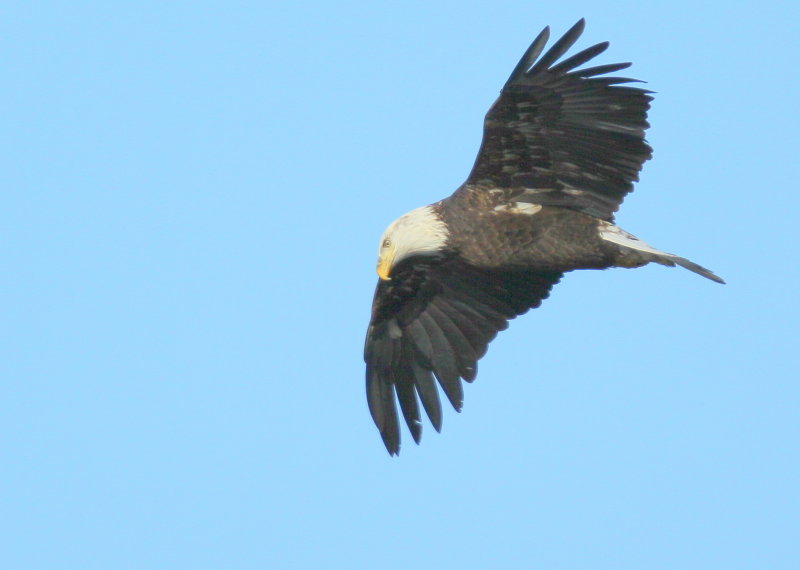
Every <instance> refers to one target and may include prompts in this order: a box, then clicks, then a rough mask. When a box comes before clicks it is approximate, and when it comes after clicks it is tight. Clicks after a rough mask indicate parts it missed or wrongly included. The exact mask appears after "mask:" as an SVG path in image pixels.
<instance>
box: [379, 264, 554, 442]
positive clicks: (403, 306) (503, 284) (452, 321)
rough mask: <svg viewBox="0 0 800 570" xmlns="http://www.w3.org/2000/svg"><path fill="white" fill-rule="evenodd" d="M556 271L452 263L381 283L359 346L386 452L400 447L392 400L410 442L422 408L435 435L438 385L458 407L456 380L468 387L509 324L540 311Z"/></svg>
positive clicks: (439, 415)
mask: <svg viewBox="0 0 800 570" xmlns="http://www.w3.org/2000/svg"><path fill="white" fill-rule="evenodd" d="M560 278H561V274H560V273H555V272H552V273H545V272H534V271H530V270H523V269H516V270H507V271H498V270H496V269H495V270H492V271H487V270H481V269H478V268H475V267H473V266H470V265H468V264H465V263H463V262H461V261H459V260H457V259H451V260H447V261H444V262H441V263H436V264H417V265H414V266H412V267H409V268H407V269H406V270H405V271H403V272H399V273H397V274H393V277H392V280H391V281H379V282H378V285H377V288H376V290H375V298H374V301H373V307H372V318H371V321H370V326H369V329H368V332H367V338H366V342H365V346H364V360H365V362H366V364H367V371H366V383H367V386H366V387H367V400H368V403H369V409H370V413H371V414H372V418H373V420H374V421H375V425H376V426H377V427H378V430H379V431H380V433H381V437H382V438H383V441H384V444H385V445H386V448H387V449H388V451H389V453H390V454H392V455H394V454H397V453H398V451H399V448H400V426H399V418H398V414H397V408H396V404H395V400H396V401H397V402H399V404H400V410H401V412H402V415H403V418H404V420H405V422H406V424H407V425H408V428H409V431H410V432H411V435H412V437H413V438H414V441H416V442H417V443H419V440H420V438H421V435H422V422H421V414H420V406H419V403H420V402H421V403H422V407H423V408H424V409H425V412H426V413H427V415H428V417H429V418H430V420H431V423H432V424H433V427H434V428H435V429H436V431H439V430H440V429H441V425H442V409H441V402H440V399H439V391H438V390H437V388H436V385H437V383H438V385H439V387H440V389H441V391H442V392H443V393H444V394H445V396H446V397H447V399H448V400H449V401H450V403H451V404H452V406H453V407H454V408H455V409H456V410H457V411H460V410H461V406H462V403H463V397H464V395H463V388H462V384H461V380H462V379H463V380H466V381H467V382H471V381H473V380H474V379H475V376H476V373H477V361H478V360H479V359H480V358H481V357H482V356H483V355H484V354H485V353H486V349H487V346H488V344H489V342H490V341H491V340H492V339H493V338H494V337H495V336H496V335H497V332H498V331H501V330H504V329H505V328H506V327H507V326H508V320H510V319H513V318H514V317H516V316H517V315H520V314H522V313H524V312H526V311H527V310H528V309H530V308H532V307H538V306H539V305H540V304H541V302H542V300H543V299H545V298H546V297H547V296H548V295H549V292H550V289H551V288H552V286H553V285H554V284H555V283H557V282H558V280H559V279H560Z"/></svg>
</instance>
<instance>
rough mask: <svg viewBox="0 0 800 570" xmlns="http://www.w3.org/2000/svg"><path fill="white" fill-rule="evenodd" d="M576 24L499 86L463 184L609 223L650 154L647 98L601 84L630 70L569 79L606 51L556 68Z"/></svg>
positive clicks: (590, 71) (542, 37) (540, 40)
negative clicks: (544, 51) (616, 74)
mask: <svg viewBox="0 0 800 570" xmlns="http://www.w3.org/2000/svg"><path fill="white" fill-rule="evenodd" d="M583 29H584V20H580V21H579V22H578V23H577V24H575V25H574V26H573V27H572V28H571V29H570V30H569V31H568V32H567V33H566V34H564V36H563V37H562V38H561V39H560V40H558V41H557V42H556V43H555V44H554V45H553V47H551V48H550V49H549V50H548V51H547V53H545V54H544V55H543V56H541V57H539V56H540V55H541V53H542V51H543V49H544V46H545V44H546V43H547V40H548V38H549V35H550V32H549V28H545V29H544V30H543V31H542V33H540V34H539V36H538V37H537V38H536V39H535V40H534V42H533V44H531V46H530V48H528V51H526V52H525V55H523V56H522V59H521V60H520V62H519V63H518V64H517V67H516V68H514V71H513V72H512V73H511V76H510V77H509V78H508V81H507V82H506V84H505V86H504V87H503V90H502V91H501V92H500V97H499V98H498V99H497V101H496V102H495V103H494V105H492V108H491V109H489V112H488V113H487V114H486V119H485V121H484V130H483V141H482V143H481V148H480V150H479V151H478V157H477V159H476V161H475V165H474V166H473V169H472V172H471V173H470V175H469V178H468V179H467V182H466V184H467V185H470V186H472V187H475V186H477V187H485V188H486V189H487V191H489V190H496V189H497V188H500V189H503V190H506V192H504V196H503V197H504V198H505V199H508V200H509V201H521V202H531V203H535V204H542V205H549V206H563V207H567V208H573V209H576V210H579V211H582V212H585V213H588V214H590V215H593V216H597V217H600V218H603V219H605V220H609V221H610V220H611V219H612V218H613V212H615V211H616V210H617V208H618V207H619V205H620V203H621V202H622V200H623V198H624V197H625V195H626V194H627V193H628V192H630V191H631V190H633V183H634V182H635V181H637V180H638V179H639V171H640V170H641V169H642V164H643V163H644V162H645V161H646V160H648V159H649V158H650V156H651V151H652V149H651V148H650V147H649V146H648V145H647V143H646V142H645V140H644V132H645V129H647V127H648V126H649V125H648V123H647V110H648V108H649V107H650V101H651V100H652V97H650V96H649V95H648V93H650V92H649V91H646V90H644V89H638V88H635V87H630V86H624V85H623V84H625V83H631V82H634V81H636V80H635V79H628V78H624V77H608V76H607V75H606V74H608V73H613V72H615V71H619V70H621V69H625V68H627V67H628V66H630V63H613V64H609V65H600V66H597V67H588V68H584V69H578V68H579V67H580V66H581V65H583V64H584V63H586V62H588V61H589V60H591V59H593V58H594V57H595V56H597V55H598V54H600V53H602V52H603V51H605V49H606V48H607V47H608V42H603V43H600V44H597V45H595V46H592V47H590V48H587V49H585V50H583V51H581V52H580V53H577V54H576V55H573V56H572V57H569V58H567V59H565V60H563V61H561V62H560V63H557V61H558V59H559V58H560V57H561V56H563V55H564V54H565V53H566V52H567V50H568V49H569V48H570V47H571V46H572V45H573V44H574V43H575V41H576V40H577V39H578V37H580V35H581V33H582V32H583Z"/></svg>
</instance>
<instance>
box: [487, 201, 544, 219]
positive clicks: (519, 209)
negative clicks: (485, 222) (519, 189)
mask: <svg viewBox="0 0 800 570" xmlns="http://www.w3.org/2000/svg"><path fill="white" fill-rule="evenodd" d="M541 209H542V206H541V205H539V204H531V203H530V202H510V203H508V204H500V205H499V206H495V207H494V211H495V212H508V213H509V214H526V215H528V216H532V215H533V214H537V213H539V211H540V210H541Z"/></svg>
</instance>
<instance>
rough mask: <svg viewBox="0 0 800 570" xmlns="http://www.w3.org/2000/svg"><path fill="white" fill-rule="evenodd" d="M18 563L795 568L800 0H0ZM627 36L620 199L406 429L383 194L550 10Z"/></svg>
mask: <svg viewBox="0 0 800 570" xmlns="http://www.w3.org/2000/svg"><path fill="white" fill-rule="evenodd" d="M0 15H1V16H2V17H0V28H2V29H0V57H2V59H3V70H4V72H3V73H4V78H3V83H4V88H3V89H2V90H0V104H2V108H3V109H4V111H5V112H4V132H5V136H4V137H3V140H2V142H0V144H2V152H0V162H2V165H1V166H2V168H0V176H1V177H2V187H3V189H4V193H3V206H4V207H3V212H4V215H3V220H4V222H3V224H2V230H0V231H2V239H1V240H0V250H2V259H3V265H4V268H5V271H4V272H3V277H2V281H0V283H2V298H3V300H2V307H3V309H2V310H3V316H2V318H1V319H0V334H1V335H2V337H0V338H2V344H0V351H2V355H0V377H2V381H1V382H0V390H2V392H0V394H1V396H2V401H3V402H4V406H3V408H4V411H3V413H2V414H0V458H1V459H0V461H2V468H1V469H0V511H1V512H2V513H3V516H2V520H1V521H0V552H2V553H3V554H2V559H3V562H2V564H1V565H2V566H3V567H4V568H15V569H23V568H24V569H27V568H47V569H50V568H54V569H55V568H58V569H62V568H81V569H94V568H97V569H109V568H113V569H142V568H148V569H150V568H153V569H157V568H170V569H174V568H192V569H205V568H209V569H218V568H226V569H229V568H230V569H233V568H236V569H239V568H242V569H245V568H348V569H352V568H378V567H380V568H398V569H399V568H487V567H500V568H532V567H540V568H548V569H562V568H564V569H569V568H614V569H628V568H630V569H641V568H648V569H662V568H663V569H667V568H670V569H672V568H682V569H686V568H703V569H708V568H725V569H727V570H730V569H736V568H787V569H788V568H797V567H800V546H799V544H800V543H798V540H797V532H798V523H800V521H799V520H798V518H799V517H798V512H799V511H800V501H799V499H800V490H799V489H800V485H799V484H798V482H800V462H799V461H798V451H800V448H799V445H798V442H800V429H798V412H800V387H799V384H800V382H799V381H798V379H799V378H800V356H799V355H798V340H797V339H798V333H800V330H798V329H799V328H800V327H798V324H797V323H798V318H800V311H798V300H797V299H798V295H797V288H798V285H797V283H798V281H799V280H800V272H799V271H798V261H799V259H798V258H799V257H800V256H798V251H797V246H796V243H797V239H796V228H797V212H798V209H800V199H798V181H797V176H796V171H797V168H796V167H797V152H798V143H797V140H798V138H797V133H798V127H799V126H800V125H799V124H798V123H799V122H800V121H799V120H798V113H797V103H798V101H800V80H798V74H797V71H796V70H797V57H798V55H800V42H799V41H798V35H797V30H796V28H797V24H798V23H800V8H798V7H797V4H796V3H794V2H769V1H767V2H758V3H756V2H706V3H698V2H669V3H667V2H663V3H658V4H656V3H643V2H603V3H598V2H551V3H537V2H498V3H495V4H493V5H492V6H491V7H488V4H487V3H482V2H481V3H479V2H435V3H422V2H405V3H381V4H377V3H374V2H351V3H346V4H345V3H339V2H327V3H317V2H298V3H294V4H291V5H289V4H288V3H287V4H286V5H277V4H276V5H270V3H266V4H265V3H263V2H252V3H249V2H225V3H222V2H219V3H216V2H174V3H162V2H137V3H108V2H70V3H67V2H32V3H16V4H15V5H13V6H12V5H7V6H5V7H3V8H2V9H0ZM582 16H585V17H586V19H587V30H586V33H585V34H584V37H583V38H582V39H581V41H580V44H579V47H581V46H582V47H586V46H588V45H591V44H592V43H595V42H598V41H603V40H610V41H611V44H612V45H611V48H610V49H609V50H608V51H607V52H606V54H604V55H603V56H601V62H604V63H611V62H616V61H633V62H634V66H633V68H632V70H631V71H630V74H631V75H633V76H634V77H638V78H641V79H644V80H647V81H648V87H649V88H650V89H653V90H654V91H656V92H657V95H656V100H655V102H654V104H653V109H652V112H651V114H650V118H651V124H652V128H651V130H650V131H649V132H648V140H649V141H650V143H651V144H652V145H653V147H654V150H655V156H654V159H653V160H652V161H651V162H649V163H647V164H646V166H645V170H644V172H643V174H642V180H641V183H640V184H639V185H638V186H637V190H636V191H635V192H634V194H632V195H631V196H630V197H629V198H628V200H627V201H626V202H625V204H624V206H623V208H622V210H621V212H620V215H619V216H618V222H619V224H620V225H621V226H622V227H624V228H626V229H627V230H629V231H631V232H633V233H635V234H637V235H639V236H640V237H642V238H643V239H645V240H647V241H648V242H650V243H652V244H653V245H655V246H657V247H660V248H663V249H666V250H668V251H673V252H676V253H679V254H681V255H685V256H687V257H689V258H691V259H693V260H695V261H697V262H699V263H701V264H703V265H706V266H708V267H710V268H712V269H713V270H714V271H716V272H717V273H718V274H719V275H721V276H723V277H724V278H725V279H726V280H727V281H728V285H726V286H724V287H723V286H719V285H716V284H714V283H711V282H709V281H707V280H704V279H701V278H699V277H697V276H695V275H693V274H691V273H689V272H687V271H683V270H677V269H667V268H663V267H647V268H644V269H639V270H622V269H617V270H610V271H604V272H577V273H573V274H569V275H568V276H567V277H566V278H565V279H564V280H563V282H562V283H561V284H560V285H558V286H557V287H556V289H555V290H554V293H553V295H552V297H551V298H550V299H549V300H548V301H546V302H545V304H544V305H543V306H542V307H541V308H540V309H537V310H536V311H532V312H531V313H529V314H528V315H526V316H525V317H523V318H521V319H519V320H517V321H514V322H513V323H512V325H511V327H510V329H509V330H508V331H506V332H504V333H502V334H501V335H500V336H499V337H498V339H497V340H496V341H495V342H494V343H493V344H492V345H491V347H490V350H489V353H488V355H487V356H486V357H485V358H484V359H483V360H482V361H481V363H480V373H479V376H478V380H477V381H476V382H475V383H474V384H473V385H469V386H467V387H466V397H465V407H464V411H463V412H462V413H461V414H456V413H454V412H452V410H448V411H447V412H446V413H445V417H444V428H443V433H442V434H436V433H435V432H433V430H432V429H431V428H430V426H429V425H427V424H426V426H425V429H424V435H423V441H422V445H420V446H419V447H417V446H415V445H414V444H413V443H410V437H408V435H407V433H404V436H405V437H404V441H405V445H404V446H403V449H402V452H401V455H400V457H399V458H390V457H389V456H388V454H387V453H386V452H385V450H384V449H383V446H382V444H381V441H380V438H379V436H378V433H377V431H376V430H375V429H374V427H373V425H372V422H371V420H370V418H369V414H368V411H367V407H366V403H365V398H364V386H363V362H362V357H361V351H362V346H363V336H364V331H365V327H366V324H367V319H368V314H369V304H370V301H371V295H372V290H373V287H374V283H375V279H376V277H375V273H374V264H375V252H376V248H377V241H378V238H379V236H380V234H381V232H382V231H383V229H384V227H385V226H386V225H387V224H388V223H389V222H391V221H392V220H393V219H394V218H395V217H397V216H398V215H400V214H402V213H403V212H406V211H407V210H410V209H412V208H414V207H417V206H420V205H423V204H427V203H430V202H433V201H436V200H438V199H440V198H441V197H443V196H446V195H448V194H449V193H450V192H452V191H453V190H454V189H455V188H456V187H457V186H458V185H459V184H460V183H461V182H462V181H463V179H464V177H465V176H466V174H467V173H468V171H469V168H470V166H471V164H472V161H473V159H474V156H475V152H476V150H477V148H478V144H479V142H480V135H481V121H482V117H483V114H484V113H485V111H486V110H487V109H488V107H489V105H490V104H491V102H492V101H493V100H494V98H495V96H496V94H497V92H498V90H499V89H500V86H501V85H502V83H503V82H504V81H505V79H506V77H507V75H508V73H509V72H510V71H511V69H512V68H513V67H514V65H515V64H516V62H517V59H518V58H519V56H520V55H521V54H522V52H523V51H524V49H525V48H526V47H527V46H528V44H529V43H530V42H531V40H532V39H533V38H534V37H535V35H536V34H537V33H538V32H539V31H540V29H541V28H542V27H544V26H545V25H548V24H549V25H551V26H552V29H553V33H554V35H560V33H562V32H563V31H565V30H566V29H567V28H568V27H569V26H571V25H572V24H573V23H574V22H575V21H576V20H577V19H578V18H580V17H582Z"/></svg>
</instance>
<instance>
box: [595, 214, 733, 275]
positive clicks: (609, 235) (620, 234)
mask: <svg viewBox="0 0 800 570" xmlns="http://www.w3.org/2000/svg"><path fill="white" fill-rule="evenodd" d="M600 237H601V238H603V239H604V240H606V241H609V242H611V243H614V244H617V245H618V246H621V247H620V249H621V250H622V253H623V256H622V259H621V261H622V262H621V263H620V265H621V266H622V267H626V266H627V267H636V266H639V265H644V264H645V263H649V262H655V263H660V264H661V265H668V266H670V267H674V266H675V265H680V266H681V267H683V268H685V269H688V270H689V271H692V272H694V273H697V274H698V275H702V276H703V277H705V278H706V279H711V281H714V282H716V283H722V284H724V283H725V281H723V280H722V278H720V277H719V276H717V275H715V274H714V272H713V271H711V270H710V269H706V268H705V267H703V266H702V265H698V264H697V263H695V262H693V261H689V260H688V259H686V258H685V257H680V256H678V255H675V254H672V253H667V252H665V251H661V250H658V249H656V248H654V247H653V246H651V245H649V244H647V243H645V242H643V241H642V240H640V239H639V238H637V237H636V236H634V235H632V234H629V233H628V232H626V231H625V230H623V229H622V228H619V227H617V226H615V225H614V224H610V223H608V222H601V225H600ZM634 252H635V253H636V255H635V256H634V257H633V259H631V258H630V257H629V256H625V253H629V254H630V253H634ZM626 257H628V259H626Z"/></svg>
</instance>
